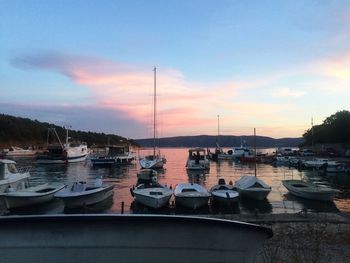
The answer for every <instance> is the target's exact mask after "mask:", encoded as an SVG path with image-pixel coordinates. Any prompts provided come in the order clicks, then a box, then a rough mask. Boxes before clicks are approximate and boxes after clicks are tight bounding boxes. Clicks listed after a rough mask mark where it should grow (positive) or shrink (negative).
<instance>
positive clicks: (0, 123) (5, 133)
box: [0, 114, 134, 146]
mask: <svg viewBox="0 0 350 263" xmlns="http://www.w3.org/2000/svg"><path fill="white" fill-rule="evenodd" d="M49 128H55V130H56V131H57V134H58V135H59V137H60V138H61V140H64V139H65V138H66V135H65V134H66V130H65V128H64V127H60V126H57V125H53V124H50V123H46V122H39V121H37V120H34V121H33V120H31V119H28V118H20V117H13V116H10V115H5V114H0V142H1V143H2V144H6V143H7V144H18V145H21V144H22V145H23V144H26V143H31V144H34V143H36V144H45V143H46V141H47V136H48V129H49ZM69 137H71V140H73V141H81V142H86V143H87V144H88V145H89V146H90V145H92V144H96V145H105V144H107V143H108V142H110V144H119V143H121V142H126V141H127V139H126V138H124V137H121V136H118V135H113V134H104V133H96V132H84V131H75V130H70V131H69ZM51 138H52V136H51ZM129 142H130V143H131V144H134V142H133V141H132V140H129Z"/></svg>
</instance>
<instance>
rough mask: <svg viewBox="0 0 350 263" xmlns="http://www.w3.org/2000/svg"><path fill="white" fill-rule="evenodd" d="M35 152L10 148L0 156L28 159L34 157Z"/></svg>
mask: <svg viewBox="0 0 350 263" xmlns="http://www.w3.org/2000/svg"><path fill="white" fill-rule="evenodd" d="M35 154H36V151H35V150H33V149H30V148H28V149H23V148H20V147H16V146H12V147H10V148H8V149H4V150H3V151H2V155H3V156H6V157H30V156H34V155H35Z"/></svg>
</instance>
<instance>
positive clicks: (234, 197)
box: [210, 178, 239, 203]
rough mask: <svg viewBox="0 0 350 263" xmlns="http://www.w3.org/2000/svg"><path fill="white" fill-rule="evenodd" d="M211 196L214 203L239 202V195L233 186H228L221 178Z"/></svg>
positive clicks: (213, 188)
mask: <svg viewBox="0 0 350 263" xmlns="http://www.w3.org/2000/svg"><path fill="white" fill-rule="evenodd" d="M210 193H211V196H212V198H213V201H214V202H225V203H227V202H229V203H232V202H237V201H238V199H239V193H238V192H237V189H236V188H235V187H234V186H233V185H229V184H226V182H225V179H223V178H220V179H219V182H218V184H217V185H214V186H213V187H212V188H211V189H210Z"/></svg>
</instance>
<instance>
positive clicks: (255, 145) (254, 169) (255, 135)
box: [254, 128, 256, 177]
mask: <svg viewBox="0 0 350 263" xmlns="http://www.w3.org/2000/svg"><path fill="white" fill-rule="evenodd" d="M255 136H256V134H255V128H254V175H255V177H256V137H255Z"/></svg>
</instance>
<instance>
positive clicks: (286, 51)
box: [0, 0, 350, 138]
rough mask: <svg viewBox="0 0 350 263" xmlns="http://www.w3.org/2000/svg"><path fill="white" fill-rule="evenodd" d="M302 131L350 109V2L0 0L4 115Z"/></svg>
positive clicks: (136, 126)
mask: <svg viewBox="0 0 350 263" xmlns="http://www.w3.org/2000/svg"><path fill="white" fill-rule="evenodd" d="M154 66H156V67H157V74H158V78H157V89H158V96H157V99H158V106H157V107H158V134H159V137H169V136H178V135H200V134H208V135H216V134H217V121H218V119H217V115H220V133H221V134H222V135H250V134H252V133H253V128H254V127H256V129H257V133H258V135H264V136H271V137H274V138H282V137H299V136H301V135H302V134H303V133H304V131H305V130H307V129H309V128H310V125H311V118H312V117H313V120H314V124H321V123H322V122H323V120H324V119H325V118H326V117H328V116H330V115H332V114H334V113H335V112H337V111H339V110H350V1H340V0H335V1H328V0H319V1H317V0H309V1H295V0H291V1H285V0H284V1H264V0H256V1H234V0H227V1H225V0H219V1H212V0H211V1H205V0H190V1H188V0H173V1H162V0H152V1H147V0H139V1H136V0H135V1H132V0H131V1H117V0H113V1H112V0H111V1H107V0H102V1H101V0H99V1H92V0H91V1H87V0H82V1H78V0H74V1H71V0H69V1H68V0H67V1H65V0H56V1H55V0H51V1H43V0H37V1H34V0H27V1H25V0H20V1H19V0H0V92H1V95H0V113H5V114H10V115H15V116H20V117H29V118H32V119H37V120H39V121H45V122H50V123H55V124H57V125H70V126H72V128H73V129H75V130H85V131H96V132H105V133H113V134H118V135H121V136H124V137H129V138H148V137H152V134H153V133H152V110H153V108H152V99H153V98H152V96H153V67H154Z"/></svg>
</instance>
